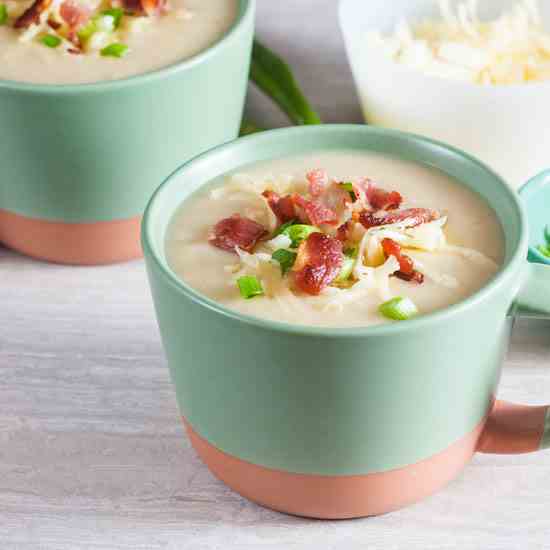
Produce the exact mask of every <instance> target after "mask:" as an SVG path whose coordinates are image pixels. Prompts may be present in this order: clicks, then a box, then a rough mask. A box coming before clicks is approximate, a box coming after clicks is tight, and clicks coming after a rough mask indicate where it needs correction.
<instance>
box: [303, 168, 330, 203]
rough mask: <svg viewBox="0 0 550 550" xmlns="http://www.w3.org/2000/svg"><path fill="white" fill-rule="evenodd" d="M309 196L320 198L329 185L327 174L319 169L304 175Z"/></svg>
mask: <svg viewBox="0 0 550 550" xmlns="http://www.w3.org/2000/svg"><path fill="white" fill-rule="evenodd" d="M306 179H307V181H308V189H309V194H310V195H311V196H312V197H314V198H315V197H320V196H321V195H322V193H323V191H324V190H325V189H326V187H327V186H328V184H329V179H328V174H327V173H326V172H325V171H324V170H323V169H321V168H317V169H316V170H312V171H311V172H308V173H307V174H306Z"/></svg>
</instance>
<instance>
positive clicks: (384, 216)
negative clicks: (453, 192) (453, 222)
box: [359, 208, 439, 229]
mask: <svg viewBox="0 0 550 550" xmlns="http://www.w3.org/2000/svg"><path fill="white" fill-rule="evenodd" d="M438 218H439V213H438V212H436V211H435V210H430V209H429V208H407V209H406V210H398V211H396V212H387V213H381V212H376V213H375V212H370V211H368V210H363V212H361V213H360V214H359V221H360V222H361V223H362V224H363V226H364V227H365V228H366V229H370V228H371V227H378V226H380V225H388V224H392V223H398V222H403V221H405V220H411V223H410V225H409V227H415V226H417V225H420V224H423V223H428V222H431V221H434V220H437V219H438Z"/></svg>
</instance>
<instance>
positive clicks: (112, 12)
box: [101, 8, 124, 29]
mask: <svg viewBox="0 0 550 550" xmlns="http://www.w3.org/2000/svg"><path fill="white" fill-rule="evenodd" d="M101 14H102V15H108V16H110V17H112V18H113V20H114V27H115V29H118V27H119V26H120V22H121V21H122V16H123V15H124V10H122V9H121V8H111V9H109V10H103V11H102V12H101Z"/></svg>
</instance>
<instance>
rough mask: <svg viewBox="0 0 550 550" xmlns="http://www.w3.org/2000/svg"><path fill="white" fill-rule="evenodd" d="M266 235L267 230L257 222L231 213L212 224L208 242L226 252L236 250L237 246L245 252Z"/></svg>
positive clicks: (250, 250) (249, 250)
mask: <svg viewBox="0 0 550 550" xmlns="http://www.w3.org/2000/svg"><path fill="white" fill-rule="evenodd" d="M266 235H267V231H266V230H265V228H264V227H263V226H262V225H260V224H259V223H257V222H255V221H254V220H251V219H249V218H243V217H241V216H240V215H239V214H233V216H231V217H230V218H225V219H223V220H221V221H219V222H218V223H217V224H216V225H215V226H214V228H213V230H212V232H211V234H210V236H209V237H208V242H209V243H210V244H211V245H212V246H215V247H217V248H221V249H222V250H227V251H228V252H236V251H235V247H237V246H238V247H239V248H242V249H243V250H245V251H246V252H252V250H253V248H254V247H255V246H256V243H257V242H258V241H259V240H260V239H261V238H262V237H265V236H266Z"/></svg>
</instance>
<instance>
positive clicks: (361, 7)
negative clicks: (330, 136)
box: [340, 0, 550, 188]
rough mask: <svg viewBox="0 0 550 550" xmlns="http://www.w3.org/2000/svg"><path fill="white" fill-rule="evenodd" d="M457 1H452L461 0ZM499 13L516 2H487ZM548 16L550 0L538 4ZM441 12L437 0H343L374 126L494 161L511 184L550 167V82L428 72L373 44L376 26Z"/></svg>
mask: <svg viewBox="0 0 550 550" xmlns="http://www.w3.org/2000/svg"><path fill="white" fill-rule="evenodd" d="M459 1H460V0H451V2H452V3H454V4H458V3H459ZM479 4H480V7H481V10H480V11H481V16H482V17H484V18H486V17H495V16H497V15H499V14H500V13H501V12H502V10H503V9H506V8H509V7H510V6H513V5H515V4H517V0H483V1H482V2H480V3H479ZM540 4H541V12H542V14H543V17H544V19H545V20H546V21H550V2H547V1H546V0H544V1H543V2H540ZM428 15H430V16H434V17H439V12H438V9H437V3H436V1H435V0H341V2H340V25H341V27H342V32H343V35H344V40H345V43H346V48H347V52H348V57H349V61H350V64H351V68H352V71H353V75H354V78H355V82H356V85H357V90H358V95H359V98H360V100H361V103H362V108H363V113H364V116H365V120H366V121H367V122H368V123H369V124H375V125H378V126H385V127H389V128H397V129H399V130H404V131H408V132H414V133H417V134H422V135H425V136H428V137H431V138H434V139H438V140H441V141H445V142H447V143H450V144H451V145H454V146H455V147H458V148H460V149H463V150H465V151H467V152H468V153H470V154H472V155H474V156H477V157H478V158H481V159H482V160H484V161H485V162H486V163H487V164H489V165H491V166H492V167H493V168H494V169H495V170H496V171H497V172H500V174H501V175H502V176H503V177H504V178H505V179H506V180H507V181H508V182H509V183H510V185H512V186H513V187H516V188H517V187H519V186H520V184H522V183H524V182H525V181H526V180H527V179H528V178H530V177H532V176H534V175H536V174H538V173H539V172H541V171H542V170H544V169H546V168H549V167H550V82H542V83H530V84H517V85H507V86H480V85H477V84H471V83H468V82H460V81H454V80H446V79H443V78H437V77H432V76H427V75H424V74H423V73H421V72H417V71H415V70H413V69H409V68H407V67H404V66H402V65H399V64H398V63H395V62H394V61H392V60H391V59H389V58H388V57H386V56H385V55H384V54H382V53H381V52H380V51H379V50H378V49H376V48H373V47H369V45H368V43H367V42H368V41H367V40H366V34H367V32H368V31H371V30H379V31H382V32H388V31H392V30H393V28H394V26H395V23H396V22H397V21H399V20H400V19H403V18H406V19H407V20H408V21H415V20H418V19H419V18H422V17H425V16H428Z"/></svg>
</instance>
